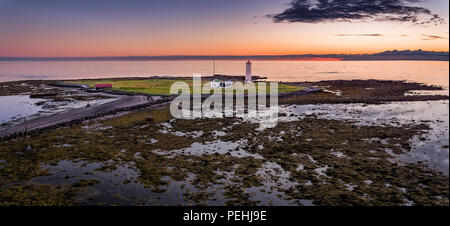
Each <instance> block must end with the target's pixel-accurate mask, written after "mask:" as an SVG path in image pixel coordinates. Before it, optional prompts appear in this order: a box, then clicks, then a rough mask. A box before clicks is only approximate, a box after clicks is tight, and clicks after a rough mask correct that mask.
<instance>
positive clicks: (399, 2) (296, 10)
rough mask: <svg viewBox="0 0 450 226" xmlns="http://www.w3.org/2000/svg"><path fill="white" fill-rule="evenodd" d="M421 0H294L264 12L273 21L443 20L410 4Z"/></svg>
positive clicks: (422, 22) (441, 21) (418, 21)
mask: <svg viewBox="0 0 450 226" xmlns="http://www.w3.org/2000/svg"><path fill="white" fill-rule="evenodd" d="M420 1H421V0H294V1H292V3H291V4H290V7H289V8H288V9H286V10H285V11H283V12H282V13H279V14H273V15H267V16H268V17H270V18H272V19H273V21H274V22H276V23H280V22H301V23H324V22H350V21H369V20H372V21H395V22H410V23H413V24H429V23H433V24H440V23H444V20H443V19H442V18H441V17H440V16H439V15H437V14H433V13H432V12H431V11H430V10H429V9H426V8H423V7H419V6H412V5H411V4H413V3H417V2H420Z"/></svg>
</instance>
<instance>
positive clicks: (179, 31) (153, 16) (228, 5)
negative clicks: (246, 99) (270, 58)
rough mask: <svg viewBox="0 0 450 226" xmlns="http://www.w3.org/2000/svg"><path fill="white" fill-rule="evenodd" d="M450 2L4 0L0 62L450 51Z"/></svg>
mask: <svg viewBox="0 0 450 226" xmlns="http://www.w3.org/2000/svg"><path fill="white" fill-rule="evenodd" d="M448 23H449V1H448V0H385V1H381V0H367V1H365V0H294V1H292V0H226V1H225V0H152V1H143V0H127V1H125V0H72V1H70V0H39V1H36V0H0V56H2V57H93V56H162V55H287V54H334V53H345V54H354V53H356V54H358V53H375V52H381V51H385V50H393V49H398V50H405V49H411V50H415V49H423V50H429V51H449V40H448V37H449V33H448V32H449V24H448Z"/></svg>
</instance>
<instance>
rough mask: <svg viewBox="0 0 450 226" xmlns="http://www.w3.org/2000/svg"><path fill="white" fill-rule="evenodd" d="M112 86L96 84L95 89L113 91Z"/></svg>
mask: <svg viewBox="0 0 450 226" xmlns="http://www.w3.org/2000/svg"><path fill="white" fill-rule="evenodd" d="M111 88H112V84H95V89H97V90H98V89H111Z"/></svg>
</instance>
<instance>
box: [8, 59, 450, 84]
mask: <svg viewBox="0 0 450 226" xmlns="http://www.w3.org/2000/svg"><path fill="white" fill-rule="evenodd" d="M245 63H246V61H216V64H215V65H216V67H215V71H216V74H225V75H243V74H244V73H245ZM252 63H253V64H252V71H253V74H254V75H259V76H265V77H268V78H269V80H270V81H320V80H330V79H385V80H406V81H415V82H421V83H426V84H432V85H439V86H444V87H446V88H448V87H449V77H448V74H449V62H448V61H444V62H441V61H253V62H252ZM196 73H199V74H202V75H211V74H212V73H213V62H212V61H0V82H5V81H15V80H33V79H80V78H102V77H104V78H106V77H108V78H110V77H128V76H136V77H146V76H186V77H188V76H192V75H193V74H196Z"/></svg>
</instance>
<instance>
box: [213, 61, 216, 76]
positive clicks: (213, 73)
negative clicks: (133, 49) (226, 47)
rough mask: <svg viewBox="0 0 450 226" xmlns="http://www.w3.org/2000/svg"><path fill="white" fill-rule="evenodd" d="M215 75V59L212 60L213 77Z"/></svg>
mask: <svg viewBox="0 0 450 226" xmlns="http://www.w3.org/2000/svg"><path fill="white" fill-rule="evenodd" d="M214 75H216V58H213V76H214Z"/></svg>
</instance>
